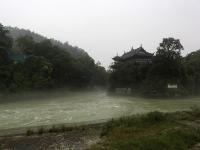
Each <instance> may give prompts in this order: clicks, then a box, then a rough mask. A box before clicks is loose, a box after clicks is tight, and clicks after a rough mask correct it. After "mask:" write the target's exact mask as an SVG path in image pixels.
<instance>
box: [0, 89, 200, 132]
mask: <svg viewBox="0 0 200 150" xmlns="http://www.w3.org/2000/svg"><path fill="white" fill-rule="evenodd" d="M47 94H50V96H47ZM0 102H1V103H0V130H2V129H10V128H19V127H29V126H40V125H50V124H59V123H80V122H88V121H98V120H106V119H110V118H116V117H120V116H125V115H132V114H136V113H144V112H149V111H155V110H158V111H176V110H187V109H190V108H191V107H192V106H200V98H192V99H177V100H173V99H169V100H166V99H165V100H163V99H144V98H134V97H128V96H111V95H108V94H106V92H103V91H97V92H70V93H69V92H64V91H62V94H60V93H59V92H58V93H56V94H52V93H51V92H50V93H46V94H43V95H42V94H40V95H39V96H31V95H28V96H26V95H25V96H16V97H12V98H3V97H1V99H0Z"/></svg>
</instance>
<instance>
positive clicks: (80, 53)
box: [6, 27, 90, 59]
mask: <svg viewBox="0 0 200 150" xmlns="http://www.w3.org/2000/svg"><path fill="white" fill-rule="evenodd" d="M6 28H7V29H8V30H9V32H10V33H9V34H10V36H11V37H12V38H13V39H14V41H15V40H16V39H18V38H19V37H22V36H26V35H27V36H31V37H33V39H34V41H35V42H41V41H43V40H45V39H48V38H47V37H45V36H42V35H40V34H38V33H35V32H32V31H30V30H26V29H19V28H17V27H6ZM50 40H51V42H52V44H53V45H56V46H59V47H61V48H64V49H66V51H68V52H69V53H70V54H71V55H72V56H73V57H74V58H77V59H78V58H81V57H90V56H89V55H88V53H87V52H85V51H84V50H83V49H81V48H79V47H76V46H72V45H70V44H68V42H65V43H62V42H60V41H58V40H55V39H50ZM14 46H15V44H14Z"/></svg>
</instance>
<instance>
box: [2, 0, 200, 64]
mask: <svg viewBox="0 0 200 150" xmlns="http://www.w3.org/2000/svg"><path fill="white" fill-rule="evenodd" d="M0 22H1V23H2V24H3V25H6V26H8V25H9V26H17V27H19V28H25V29H30V30H31V31H34V32H37V33H40V34H42V35H44V36H47V37H49V38H55V39H57V40H60V41H62V42H65V41H68V42H69V43H70V44H72V45H76V46H79V47H81V48H83V49H85V50H86V51H87V52H88V53H89V54H90V55H91V56H92V57H93V58H94V59H95V61H97V60H99V61H100V62H101V63H102V64H103V65H104V66H106V67H108V66H109V64H110V63H111V62H112V57H113V56H115V55H116V54H117V53H118V54H119V55H121V54H123V53H124V51H128V50H129V49H130V47H131V46H133V47H134V48H137V47H139V46H140V45H141V44H142V45H143V47H144V48H145V49H146V50H147V51H149V52H155V50H156V48H157V46H158V44H159V43H160V42H161V41H162V38H163V37H175V38H179V39H180V40H181V43H182V44H183V46H184V48H185V50H184V52H183V54H184V55H185V54H187V53H189V52H191V51H194V50H197V49H200V0H0Z"/></svg>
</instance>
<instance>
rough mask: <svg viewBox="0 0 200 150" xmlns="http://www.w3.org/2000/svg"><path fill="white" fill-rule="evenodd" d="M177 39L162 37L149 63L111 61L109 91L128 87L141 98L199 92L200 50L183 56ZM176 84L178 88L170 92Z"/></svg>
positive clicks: (181, 47)
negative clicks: (169, 86)
mask: <svg viewBox="0 0 200 150" xmlns="http://www.w3.org/2000/svg"><path fill="white" fill-rule="evenodd" d="M183 49H184V48H183V46H182V44H181V42H180V40H179V39H174V38H164V39H163V41H162V42H161V43H160V44H159V46H158V48H157V51H156V52H155V54H154V56H153V58H152V63H145V64H138V63H137V62H135V61H134V60H131V61H126V62H114V64H112V65H111V66H110V68H111V73H110V78H109V81H110V89H111V90H114V89H116V88H131V89H132V92H133V93H134V92H135V93H138V94H144V95H160V96H174V95H191V94H198V93H199V92H200V50H198V51H195V52H192V53H190V54H188V55H187V56H185V57H182V56H181V51H182V50H183ZM168 84H176V85H177V86H178V88H177V89H169V88H168V87H167V85H168Z"/></svg>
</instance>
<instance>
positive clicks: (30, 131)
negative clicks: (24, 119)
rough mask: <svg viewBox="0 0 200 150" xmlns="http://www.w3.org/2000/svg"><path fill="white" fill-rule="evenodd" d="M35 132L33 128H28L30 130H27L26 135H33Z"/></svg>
mask: <svg viewBox="0 0 200 150" xmlns="http://www.w3.org/2000/svg"><path fill="white" fill-rule="evenodd" d="M33 134H34V131H33V130H31V129H28V130H27V131H26V135H27V136H31V135H33Z"/></svg>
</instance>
